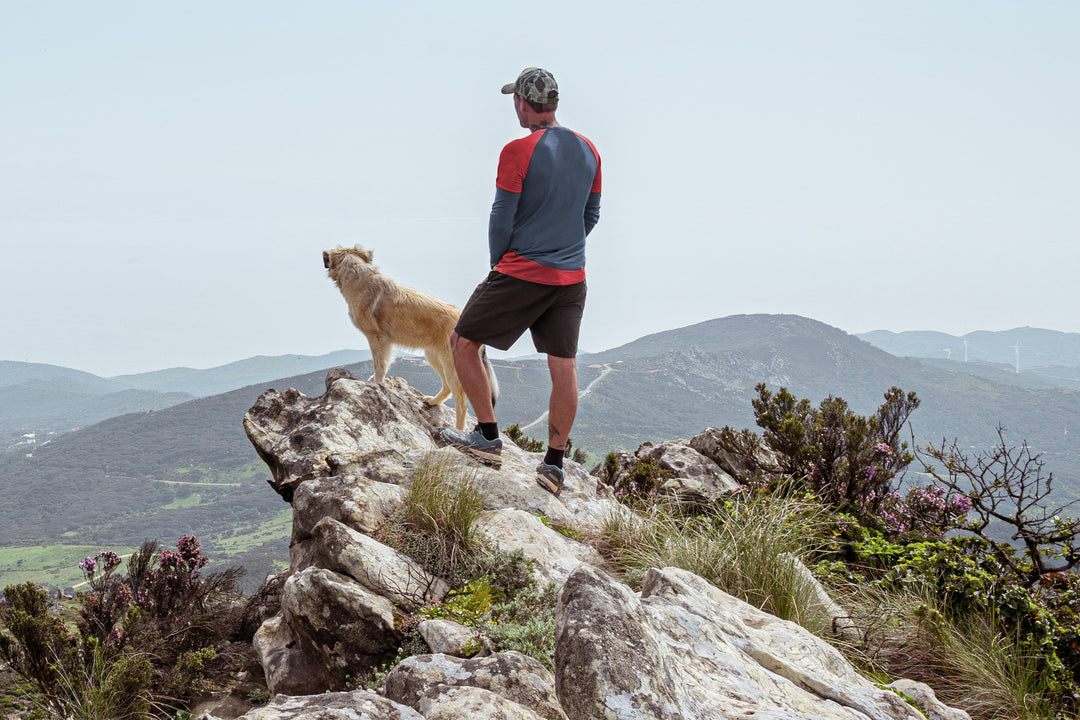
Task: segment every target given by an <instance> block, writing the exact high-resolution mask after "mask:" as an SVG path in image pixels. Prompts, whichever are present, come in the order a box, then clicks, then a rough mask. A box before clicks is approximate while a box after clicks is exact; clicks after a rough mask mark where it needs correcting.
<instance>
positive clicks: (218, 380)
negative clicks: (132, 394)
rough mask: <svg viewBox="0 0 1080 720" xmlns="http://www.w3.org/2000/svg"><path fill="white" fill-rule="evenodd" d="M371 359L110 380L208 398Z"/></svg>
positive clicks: (333, 358) (305, 358)
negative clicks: (269, 381) (262, 383)
mask: <svg viewBox="0 0 1080 720" xmlns="http://www.w3.org/2000/svg"><path fill="white" fill-rule="evenodd" d="M370 359H371V352H369V351H367V350H363V351H360V350H338V351H336V352H332V353H328V354H326V355H315V356H311V355H275V356H267V355H257V356H255V357H252V358H248V359H246V360H239V361H237V362H232V363H229V364H228V365H221V366H220V367H215V368H210V369H209V370H192V369H191V368H171V369H168V370H159V371H156V372H148V373H140V374H138V375H118V376H116V377H114V378H111V379H112V380H113V381H114V382H119V383H122V384H123V385H124V386H126V387H131V388H138V389H142V390H157V391H158V392H181V393H187V394H189V395H192V396H194V397H207V396H210V395H217V394H219V393H224V392H229V391H230V390H236V389H237V388H242V387H246V386H248V385H254V384H255V383H261V382H266V381H267V380H274V379H276V378H285V377H292V376H294V375H302V374H304V373H310V372H314V371H316V370H321V369H324V368H331V367H340V366H343V365H351V364H354V363H360V362H364V361H365V360H370Z"/></svg>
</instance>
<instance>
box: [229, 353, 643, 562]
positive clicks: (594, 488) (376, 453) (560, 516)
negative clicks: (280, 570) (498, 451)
mask: <svg viewBox="0 0 1080 720" xmlns="http://www.w3.org/2000/svg"><path fill="white" fill-rule="evenodd" d="M452 426H453V410H452V409H449V408H446V407H443V406H438V407H431V406H428V405H427V404H425V403H424V402H423V400H422V395H421V394H420V393H419V392H418V391H417V390H415V389H413V388H411V387H410V386H409V385H408V384H407V383H405V381H404V380H402V379H401V378H396V377H387V378H386V380H385V382H384V383H383V384H381V385H380V384H378V383H375V382H372V381H365V380H357V379H356V378H354V377H353V376H352V375H350V374H349V373H348V372H347V371H345V370H341V369H337V370H331V371H330V372H329V373H328V374H327V377H326V392H325V393H324V394H323V395H320V396H319V397H316V398H309V397H307V396H305V395H304V394H302V393H300V392H299V391H297V390H293V389H289V390H285V391H277V390H268V391H266V392H265V393H263V394H262V395H261V396H260V397H259V399H258V400H257V401H256V403H255V405H254V406H252V408H251V409H250V410H249V411H248V412H247V414H246V415H245V416H244V430H245V432H246V433H247V435H248V438H249V439H250V440H251V442H252V444H253V445H254V446H255V449H256V451H257V452H258V454H259V456H260V457H261V458H262V459H263V460H264V461H265V462H266V464H267V465H268V466H269V468H270V471H271V475H272V476H273V480H272V483H271V485H272V486H273V487H274V489H275V490H276V491H277V492H278V493H279V494H281V496H282V497H283V498H284V499H286V500H287V501H289V502H295V501H296V495H297V491H298V489H299V488H300V486H301V485H302V484H305V483H309V482H310V483H313V484H312V486H311V487H310V488H305V490H304V493H303V494H302V505H303V508H302V510H303V512H302V517H300V518H299V520H298V522H297V524H296V526H295V528H294V533H293V538H294V541H299V540H302V539H303V538H304V537H305V535H306V534H307V533H308V532H310V529H311V528H314V526H315V524H316V523H317V522H318V521H319V520H320V519H321V518H322V517H323V516H326V515H328V516H330V517H335V518H336V519H338V520H340V521H341V522H343V523H345V524H346V525H349V526H350V527H353V528H354V529H356V530H360V531H361V532H370V531H371V528H372V527H373V526H376V525H377V524H378V523H379V522H381V520H382V519H383V518H385V515H386V514H387V510H388V507H389V506H390V505H393V504H394V502H395V500H396V497H397V493H396V491H393V490H389V489H387V488H384V487H380V486H379V485H378V483H383V484H389V485H403V484H405V483H406V482H407V480H408V477H409V475H410V473H411V472H412V470H413V469H414V468H415V467H416V465H417V463H420V462H425V461H428V460H432V459H434V460H437V459H439V458H449V459H450V460H451V461H452V462H454V463H459V464H460V463H464V464H467V465H469V466H471V467H473V469H474V470H475V472H476V479H477V481H478V482H479V483H480V484H481V485H482V486H483V487H484V489H485V492H486V493H487V507H489V508H490V509H499V508H504V507H514V508H518V509H519V510H525V511H527V512H531V513H538V514H542V515H545V516H546V517H549V518H551V519H553V520H555V521H557V522H560V523H563V524H566V525H575V526H578V527H582V528H585V529H588V528H592V529H595V528H598V527H599V526H600V525H601V523H603V522H604V521H605V520H606V519H607V517H609V516H610V515H611V514H612V513H625V512H626V510H625V508H623V507H622V506H621V505H619V504H618V503H617V502H615V500H614V498H613V497H612V496H611V491H610V489H609V488H607V487H605V486H603V485H601V484H599V483H598V482H597V480H596V478H594V477H592V476H590V475H588V474H587V473H586V472H585V471H584V469H582V467H581V466H580V465H578V464H577V463H575V462H567V463H566V482H565V486H564V489H563V491H562V493H561V494H560V496H559V497H558V498H556V497H555V496H553V495H551V494H550V493H548V492H546V491H544V490H543V489H542V488H541V487H540V486H539V485H537V484H536V466H537V465H538V464H539V462H540V460H541V459H542V455H541V454H540V453H527V452H525V451H524V450H522V449H521V448H519V447H518V446H517V445H515V444H514V443H513V442H511V441H510V440H509V439H508V438H505V437H504V438H503V455H502V466H501V467H500V468H498V469H495V468H490V467H487V466H482V465H479V464H477V463H475V462H474V461H473V460H471V459H469V458H468V457H467V456H465V455H464V454H462V453H461V452H459V451H458V450H456V449H454V448H442V449H440V448H439V447H438V444H437V443H436V441H435V435H436V434H437V432H438V430H439V429H441V428H443V427H452ZM360 478H363V479H362V480H361V479H360ZM335 486H337V487H335ZM334 496H337V497H341V498H343V499H345V501H346V506H345V507H344V508H338V507H336V506H335V504H334V501H333V498H334ZM349 502H351V503H352V504H351V505H349ZM373 504H374V505H375V506H374V507H373V506H372V505H373ZM323 513H325V514H326V515H323Z"/></svg>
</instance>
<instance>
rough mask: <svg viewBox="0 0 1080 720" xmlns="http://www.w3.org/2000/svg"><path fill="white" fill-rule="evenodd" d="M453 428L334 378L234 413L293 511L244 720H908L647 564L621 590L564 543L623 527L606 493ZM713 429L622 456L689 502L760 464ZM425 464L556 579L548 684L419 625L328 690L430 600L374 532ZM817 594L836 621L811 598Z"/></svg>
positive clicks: (410, 398) (907, 712)
mask: <svg viewBox="0 0 1080 720" xmlns="http://www.w3.org/2000/svg"><path fill="white" fill-rule="evenodd" d="M452 421H453V417H452V413H451V411H450V410H448V409H447V408H444V407H434V408H432V407H429V406H427V405H426V404H424V403H423V401H422V399H421V395H420V393H418V392H416V391H415V390H413V389H412V388H410V387H409V386H408V385H406V384H405V383H404V382H403V381H401V380H400V379H397V378H387V380H386V382H385V384H383V385H377V384H375V383H372V382H365V381H360V380H357V379H355V378H353V377H351V376H349V375H348V374H347V373H345V372H343V371H333V372H331V373H330V374H329V375H328V376H327V386H326V393H325V394H324V395H322V396H320V397H317V398H310V397H306V396H304V395H302V394H300V393H298V392H296V391H293V390H289V391H285V392H276V391H269V392H267V393H265V394H264V395H263V396H262V397H261V398H260V399H259V401H258V402H257V403H256V405H255V406H254V407H253V408H252V409H251V411H250V412H249V413H248V414H247V415H246V416H245V419H244V426H245V429H246V430H247V432H248V435H249V437H250V438H251V440H252V442H253V444H255V446H256V448H257V450H258V452H259V455H260V456H261V457H262V458H263V459H264V460H266V462H267V463H268V465H270V467H271V470H272V475H273V481H272V485H273V487H274V489H275V490H276V491H277V492H279V493H280V494H281V496H282V497H283V498H284V499H286V500H288V501H290V502H291V503H292V504H293V509H294V521H293V536H292V545H291V548H290V558H289V567H288V569H287V570H286V571H284V572H283V573H281V574H280V575H279V576H276V577H274V578H272V579H271V581H270V582H269V583H268V585H267V586H266V587H267V591H266V592H265V593H262V594H261V595H260V597H259V601H258V607H257V608H254V609H253V610H252V612H251V613H250V617H251V621H252V622H257V621H258V620H259V619H262V620H263V621H262V624H261V625H260V626H259V628H258V630H257V631H256V632H255V634H254V641H253V642H254V646H255V648H256V652H257V654H258V656H259V658H260V661H261V662H262V665H263V668H264V671H265V674H266V679H267V683H268V685H269V687H270V689H271V691H272V692H274V693H277V696H276V697H275V698H274V700H273V701H272V702H271V703H270V704H269V705H267V706H265V707H262V708H259V709H258V710H253V711H251V712H249V713H248V714H247V715H244V716H243V718H245V720H278V719H291V718H307V717H312V718H316V717H317V718H328V719H332V718H368V719H369V720H382V719H384V718H385V719H388V720H392V719H397V718H404V719H408V718H424V719H426V720H435V719H450V718H454V719H458V718H468V720H492V719H496V718H515V719H518V720H532V719H534V718H542V719H544V720H568V719H572V720H591V719H592V718H597V719H599V718H626V719H627V720H629V719H631V718H675V719H684V720H698V719H702V720H705V719H710V718H746V717H749V716H755V717H762V718H791V719H792V720H795V719H796V718H805V717H817V718H837V719H843V720H849V719H850V720H856V719H858V720H864V719H865V718H875V719H877V720H917V719H919V718H921V717H922V716H921V715H919V714H918V712H917V711H915V710H914V709H913V707H912V706H911V705H909V704H908V703H907V702H905V701H904V700H903V699H902V698H901V696H900V695H899V694H897V693H895V692H892V691H891V690H888V689H881V688H879V687H877V686H875V685H874V684H873V683H871V682H869V681H867V680H865V679H864V678H862V677H861V676H860V675H858V673H856V672H855V670H854V669H853V668H852V667H851V666H850V665H849V664H848V663H847V662H846V661H845V660H844V659H843V657H842V656H841V655H839V654H838V653H837V652H836V651H835V650H834V649H833V648H832V647H831V646H829V645H828V644H827V643H825V642H823V641H821V640H819V639H818V638H816V637H814V636H813V635H811V634H810V633H808V632H807V631H805V630H803V629H802V628H801V627H799V626H797V625H794V624H792V623H789V622H785V621H781V620H778V619H777V618H775V617H772V616H770V615H768V614H766V613H763V612H761V611H759V610H757V609H755V608H753V607H751V606H749V605H747V604H745V603H743V602H741V601H740V600H737V599H736V598H734V597H731V596H729V595H727V594H725V593H723V592H722V591H720V590H718V589H717V588H715V587H713V586H712V585H709V584H708V583H707V582H706V581H704V580H703V579H701V578H699V577H697V576H695V575H693V574H691V573H688V572H686V571H683V570H678V569H675V568H665V569H654V570H650V571H649V572H648V573H647V575H646V576H645V580H644V584H643V586H642V589H641V591H640V592H639V593H635V592H633V591H632V590H631V589H630V588H629V587H627V586H626V585H624V584H622V583H621V582H619V581H618V580H616V579H615V578H613V577H612V576H611V575H610V574H609V573H608V572H607V571H606V570H605V569H604V562H603V559H602V557H601V556H600V555H599V554H598V553H597V552H596V551H595V550H593V549H592V548H590V547H589V546H587V545H586V544H584V543H583V542H581V541H579V539H578V538H581V537H583V536H587V535H588V534H590V533H593V532H595V531H597V530H598V529H599V528H600V527H601V525H602V523H603V522H604V521H605V519H607V518H609V517H610V516H611V515H612V514H615V513H618V514H621V515H623V516H624V519H625V520H628V521H632V519H631V518H630V517H629V515H628V511H627V510H626V509H625V508H624V507H623V506H621V505H619V504H618V503H616V502H615V501H614V500H613V498H612V493H611V489H610V487H609V486H608V485H607V484H605V483H603V482H600V481H599V480H598V479H597V478H596V477H593V476H590V475H588V474H586V473H585V471H584V470H583V469H582V468H581V467H580V466H578V465H577V464H574V463H568V465H567V479H566V485H565V488H564V490H563V492H562V494H561V495H560V496H559V497H558V498H556V497H554V496H552V495H550V494H548V493H546V492H545V491H544V490H542V489H541V488H539V487H538V486H537V485H536V482H535V476H534V468H535V466H536V464H537V462H538V460H539V455H538V454H535V453H526V452H524V451H522V450H520V449H519V448H518V447H517V446H516V445H514V444H513V443H511V442H510V441H509V440H504V451H503V452H504V458H503V463H502V467H501V468H499V469H492V468H487V467H483V466H479V465H476V464H475V463H473V462H472V461H471V460H470V459H468V458H466V457H465V456H463V455H461V454H460V453H459V452H457V451H456V450H454V449H450V448H440V447H438V446H437V444H436V442H435V441H434V440H433V437H434V434H435V432H436V430H437V429H438V428H439V427H443V426H449V425H451V424H452ZM713 430H715V429H710V430H709V431H706V433H703V434H702V435H701V436H698V437H697V438H695V439H694V440H692V441H690V443H685V442H677V443H665V444H662V445H658V446H655V447H653V446H648V447H645V446H643V448H642V449H640V450H639V453H647V454H648V456H649V457H650V458H652V459H653V460H655V461H656V462H657V463H658V464H660V465H661V466H662V467H664V468H666V469H668V470H670V471H671V473H672V477H679V478H680V484H679V488H680V489H679V490H678V492H680V493H683V494H684V495H685V496H687V497H689V496H691V495H693V496H694V497H695V498H697V500H699V501H707V500H708V499H709V498H711V497H719V496H720V495H722V494H723V493H725V492H728V491H729V490H730V489H731V487H733V486H734V480H733V478H734V477H737V476H739V474H740V473H745V472H747V471H750V470H761V469H762V468H763V467H765V466H766V465H767V463H768V457H767V453H766V454H763V455H761V457H760V458H759V459H758V460H754V461H752V462H751V463H750V464H749V465H738V464H737V463H736V462H735V461H734V460H732V459H731V458H726V456H725V454H724V451H722V448H724V447H728V446H730V445H731V443H732V442H733V441H732V438H730V437H729V438H724V437H720V438H719V440H715V438H711V437H703V436H705V435H708V434H710V433H711V432H712V431H713ZM716 432H718V433H720V432H722V431H716ZM714 440H715V442H714ZM739 440H740V438H737V437H736V438H735V441H739ZM741 441H743V442H751V441H750V440H748V439H747V438H745V437H744V438H741ZM695 446H696V447H695ZM725 458H726V459H725ZM624 459H625V458H624ZM429 462H447V463H451V464H454V465H456V466H461V467H464V466H468V467H469V469H470V472H472V473H474V474H475V478H476V481H477V482H478V483H479V484H480V485H481V486H482V487H483V488H484V491H485V506H486V511H485V512H484V513H483V514H482V515H481V516H480V518H479V519H478V521H477V522H476V525H475V527H476V528H478V529H479V530H481V531H482V532H483V533H484V534H486V535H487V536H488V537H489V538H491V539H493V540H494V541H495V542H497V543H498V545H499V546H500V547H501V548H502V549H504V550H520V551H522V552H523V553H525V554H526V555H527V556H528V557H530V558H532V559H533V560H534V562H535V572H536V576H537V579H538V580H539V581H541V582H543V583H555V584H556V585H558V586H561V588H562V590H561V594H560V596H559V603H558V608H557V615H556V646H555V647H556V649H555V654H554V657H553V658H550V660H551V662H552V664H553V666H554V672H551V671H549V670H548V669H547V668H545V667H544V665H543V664H541V663H540V662H538V661H537V660H535V659H533V658H530V657H527V656H524V655H521V654H519V653H514V652H505V653H494V654H489V655H487V656H486V657H473V658H463V657H456V655H458V654H461V653H462V650H463V647H465V646H470V647H471V648H472V649H475V648H476V647H477V646H483V647H490V644H487V645H485V643H484V639H483V638H481V637H480V636H479V634H478V633H477V631H476V630H475V629H471V628H466V627H464V626H461V625H458V624H456V623H451V622H446V621H428V622H426V623H423V624H422V625H421V626H420V633H421V635H422V637H423V638H425V641H426V642H427V643H428V645H429V647H431V649H432V653H431V654H428V655H416V656H413V657H410V658H407V659H406V660H404V661H402V662H401V663H399V664H398V665H397V666H396V667H394V668H393V669H392V670H391V671H390V672H389V673H388V674H387V675H386V676H385V678H384V679H383V680H382V682H381V684H380V685H379V686H378V688H376V690H375V691H368V690H357V691H353V692H342V690H343V689H344V688H345V687H346V685H347V683H348V681H349V678H350V677H353V678H355V677H358V676H360V675H361V674H362V673H363V672H365V671H366V670H368V669H370V668H371V667H372V666H373V665H375V664H376V663H378V662H379V661H381V660H382V659H383V658H385V657H387V656H389V655H391V654H393V652H394V651H395V650H396V649H397V646H398V643H399V640H400V638H401V626H402V620H403V619H405V617H406V616H407V614H408V613H410V612H411V611H413V610H415V608H416V607H418V606H420V605H422V604H424V603H427V602H430V601H433V600H438V599H439V598H441V597H442V596H443V595H444V594H445V593H446V592H447V589H448V585H447V583H446V580H445V579H444V578H438V577H435V576H432V575H430V574H428V573H427V572H426V571H425V570H424V569H423V568H422V567H421V566H420V565H419V564H417V563H416V562H415V561H414V560H413V559H412V558H409V557H408V556H406V555H403V554H402V553H400V552H398V551H396V550H393V549H391V548H389V547H386V546H385V545H383V544H381V543H379V542H378V541H377V540H376V539H375V538H374V537H373V536H374V535H377V534H378V532H379V530H380V528H381V527H382V526H384V525H385V523H387V522H391V521H392V518H394V517H395V511H396V510H397V509H398V508H399V507H400V506H401V503H402V494H403V489H404V488H405V487H407V485H408V483H409V482H410V478H411V477H412V474H413V473H414V472H415V470H416V469H417V468H418V467H420V466H421V465H422V464H424V463H429ZM673 492H674V491H673ZM793 561H794V560H793ZM809 580H812V578H809ZM816 602H818V603H819V604H821V605H822V606H823V607H826V606H828V607H829V608H830V609H829V612H832V613H834V614H839V613H842V612H843V611H842V609H841V608H839V607H838V606H836V605H835V603H832V602H831V600H830V599H829V598H828V596H827V594H825V593H824V591H823V590H822V591H821V593H820V595H819V597H818V600H817V601H816ZM477 641H479V642H477ZM545 659H547V658H545ZM328 690H329V691H334V692H329V693H326V692H325V691H328ZM320 693H322V694H320ZM924 695H925V694H924ZM297 696H299V697H297ZM929 697H932V693H930V695H929ZM945 710H948V708H944V710H942V712H944V711H945ZM935 711H937V710H935ZM937 717H942V718H946V717H950V718H953V717H956V716H948V715H945V714H942V715H938V716H937Z"/></svg>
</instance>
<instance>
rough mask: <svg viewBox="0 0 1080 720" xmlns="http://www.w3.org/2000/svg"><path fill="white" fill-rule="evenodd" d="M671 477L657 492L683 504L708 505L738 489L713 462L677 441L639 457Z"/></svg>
mask: <svg viewBox="0 0 1080 720" xmlns="http://www.w3.org/2000/svg"><path fill="white" fill-rule="evenodd" d="M642 454H643V455H646V456H647V457H651V458H653V459H654V460H656V462H657V465H659V466H660V467H661V468H662V469H664V470H668V471H669V472H671V473H672V475H673V476H672V477H671V478H670V479H668V480H666V481H665V482H664V483H663V485H662V486H661V489H660V492H661V493H662V494H665V495H670V496H672V497H674V498H676V499H678V500H681V501H683V502H690V503H697V504H710V503H714V502H716V501H718V500H720V499H721V498H722V497H723V496H724V495H726V494H727V493H729V492H731V491H732V490H734V489H735V488H737V487H739V483H738V482H736V481H735V478H733V477H731V476H730V475H728V474H727V473H726V472H724V471H723V470H722V469H720V466H719V465H717V464H716V463H715V462H713V461H712V460H710V459H709V458H707V457H705V456H704V455H702V454H701V453H699V452H698V451H697V450H695V449H694V448H692V447H690V446H689V445H686V444H684V443H682V442H679V441H672V442H665V443H661V444H659V445H656V446H655V447H651V448H649V449H648V451H647V452H644V453H642Z"/></svg>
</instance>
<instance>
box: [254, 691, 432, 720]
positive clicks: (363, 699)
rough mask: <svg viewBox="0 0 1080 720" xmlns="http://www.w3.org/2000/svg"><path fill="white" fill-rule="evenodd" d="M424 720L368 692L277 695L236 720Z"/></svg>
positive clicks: (420, 716)
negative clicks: (299, 695)
mask: <svg viewBox="0 0 1080 720" xmlns="http://www.w3.org/2000/svg"><path fill="white" fill-rule="evenodd" d="M361 719H362V720H425V718H424V716H423V715H421V714H420V713H418V712H416V711H415V710H413V709H412V708H409V707H405V706H404V705H400V704H398V703H396V702H394V701H393V700H388V699H386V698H384V697H382V696H381V695H378V694H376V693H373V692H369V691H367V690H357V691H355V692H336V693H325V694H323V695H312V696H308V697H289V696H286V695H278V696H276V697H274V699H272V700H271V701H270V703H269V704H268V705H264V706H263V707H261V708H257V709H255V710H251V711H250V712H248V713H246V714H244V715H241V716H240V717H239V718H237V720H361Z"/></svg>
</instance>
